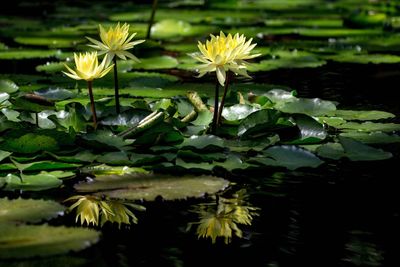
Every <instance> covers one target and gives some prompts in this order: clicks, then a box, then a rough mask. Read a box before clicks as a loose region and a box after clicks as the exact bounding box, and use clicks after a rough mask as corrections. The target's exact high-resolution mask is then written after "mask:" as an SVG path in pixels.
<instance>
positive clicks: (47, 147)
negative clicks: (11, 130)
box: [0, 133, 59, 154]
mask: <svg viewBox="0 0 400 267" xmlns="http://www.w3.org/2000/svg"><path fill="white" fill-rule="evenodd" d="M0 147H1V149H4V150H7V151H11V152H18V153H27V154H28V153H37V152H39V151H56V150H57V149H58V148H59V146H58V142H57V140H56V139H54V138H53V137H51V136H46V135H41V134H34V133H27V134H24V135H22V136H20V137H18V138H14V139H12V138H7V139H6V140H5V141H4V142H3V143H1V144H0Z"/></svg>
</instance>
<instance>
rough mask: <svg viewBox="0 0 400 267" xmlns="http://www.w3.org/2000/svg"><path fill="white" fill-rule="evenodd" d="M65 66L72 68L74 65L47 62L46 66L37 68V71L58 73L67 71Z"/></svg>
mask: <svg viewBox="0 0 400 267" xmlns="http://www.w3.org/2000/svg"><path fill="white" fill-rule="evenodd" d="M65 64H66V65H68V66H69V67H72V63H70V62H47V63H46V64H43V65H38V66H36V71H39V72H41V71H43V72H45V73H50V74H51V73H58V72H61V71H63V70H65Z"/></svg>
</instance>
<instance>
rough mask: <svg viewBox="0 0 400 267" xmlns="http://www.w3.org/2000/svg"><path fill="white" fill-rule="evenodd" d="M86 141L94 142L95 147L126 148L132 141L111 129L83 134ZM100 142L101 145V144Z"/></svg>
mask: <svg viewBox="0 0 400 267" xmlns="http://www.w3.org/2000/svg"><path fill="white" fill-rule="evenodd" d="M82 137H83V138H84V139H85V140H86V141H90V142H91V143H93V146H94V147H103V148H104V147H108V148H118V149H124V148H125V147H126V146H127V145H129V144H131V143H132V142H131V141H127V140H124V139H123V138H122V137H119V136H116V135H114V134H113V133H112V132H110V131H105V130H104V131H96V132H95V133H90V134H86V135H83V136H82ZM99 144H100V145H99Z"/></svg>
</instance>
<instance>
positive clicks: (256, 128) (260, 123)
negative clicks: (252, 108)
mask: <svg viewBox="0 0 400 267" xmlns="http://www.w3.org/2000/svg"><path fill="white" fill-rule="evenodd" d="M279 115H280V114H279V112H277V111H275V110H270V109H263V110H259V111H256V112H253V113H251V114H250V115H249V116H247V117H246V118H245V119H244V120H243V121H242V122H241V123H240V125H239V128H238V136H244V135H245V136H250V135H251V134H255V133H259V132H263V133H265V132H268V131H272V130H273V129H274V127H275V126H276V123H277V121H278V119H279Z"/></svg>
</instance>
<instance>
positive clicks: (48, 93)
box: [35, 88, 76, 100]
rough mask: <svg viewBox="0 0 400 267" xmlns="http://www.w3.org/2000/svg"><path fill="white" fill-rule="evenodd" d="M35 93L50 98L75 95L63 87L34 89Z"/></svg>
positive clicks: (59, 98)
mask: <svg viewBox="0 0 400 267" xmlns="http://www.w3.org/2000/svg"><path fill="white" fill-rule="evenodd" d="M35 94H36V95H39V96H42V97H44V98H46V99H50V100H65V99H68V98H72V97H75V96H76V93H75V92H73V91H71V90H67V89H64V88H46V89H41V90H37V91H35Z"/></svg>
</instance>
